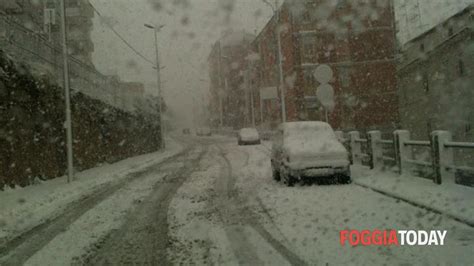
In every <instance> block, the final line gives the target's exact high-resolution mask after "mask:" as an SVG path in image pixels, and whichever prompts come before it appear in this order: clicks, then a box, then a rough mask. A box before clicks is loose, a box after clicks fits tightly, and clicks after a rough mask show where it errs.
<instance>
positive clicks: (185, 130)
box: [183, 128, 191, 135]
mask: <svg viewBox="0 0 474 266" xmlns="http://www.w3.org/2000/svg"><path fill="white" fill-rule="evenodd" d="M183 134H184V135H189V134H191V129H189V128H183Z"/></svg>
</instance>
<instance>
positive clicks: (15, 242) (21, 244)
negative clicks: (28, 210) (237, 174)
mask: <svg viewBox="0 0 474 266" xmlns="http://www.w3.org/2000/svg"><path fill="white" fill-rule="evenodd" d="M191 149H192V147H189V148H187V149H185V150H184V151H182V152H180V153H178V154H176V155H174V156H171V157H169V158H167V159H165V160H163V161H162V162H159V163H156V164H154V165H151V166H148V167H146V168H144V169H141V170H139V171H136V172H133V173H130V174H129V175H128V176H127V177H126V178H123V179H121V180H119V181H116V182H112V184H111V183H107V184H104V185H102V186H100V187H99V188H97V189H96V190H94V191H93V192H91V193H90V194H88V195H85V196H83V197H82V198H81V199H79V200H77V201H74V202H72V203H70V204H69V205H68V206H67V207H65V209H64V210H63V211H62V212H61V213H59V214H58V215H57V216H56V217H53V218H51V219H49V220H47V221H45V222H44V223H42V224H39V225H37V226H35V227H33V228H32V229H30V230H28V231H26V232H25V233H23V234H21V235H19V236H17V237H16V238H14V239H12V240H10V241H8V242H7V243H6V244H5V246H4V247H1V248H0V264H2V265H21V264H23V263H25V262H26V261H27V260H28V259H29V258H30V257H31V256H33V255H34V254H35V253H36V252H37V251H39V250H41V249H42V248H43V247H44V246H45V245H47V244H48V243H49V242H50V241H51V240H52V239H54V238H55V237H56V236H57V235H58V234H60V233H62V232H63V231H65V230H67V228H68V226H69V225H70V224H72V223H73V222H74V221H76V220H77V219H78V218H79V217H81V216H82V215H83V214H84V213H86V212H87V211H88V210H90V209H92V208H94V207H95V206H97V205H98V204H99V203H101V202H102V201H104V200H105V199H107V198H108V197H110V196H111V195H112V194H114V193H115V192H117V191H118V190H119V189H121V188H123V187H125V186H126V185H127V184H129V183H130V182H132V181H134V180H137V179H139V178H143V177H146V176H147V175H148V174H150V173H152V172H153V171H156V170H157V168H159V167H160V166H162V165H164V164H167V163H169V162H173V161H174V160H176V159H177V158H179V157H181V156H185V155H186V154H188V153H189V152H190V150H191Z"/></svg>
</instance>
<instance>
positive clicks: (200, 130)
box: [196, 127, 212, 137]
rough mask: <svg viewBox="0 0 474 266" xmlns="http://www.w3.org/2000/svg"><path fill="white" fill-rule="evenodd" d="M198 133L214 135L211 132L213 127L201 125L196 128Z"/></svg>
mask: <svg viewBox="0 0 474 266" xmlns="http://www.w3.org/2000/svg"><path fill="white" fill-rule="evenodd" d="M196 135H198V136H201V137H202V136H211V135H212V132H211V129H210V128H209V127H200V128H198V129H196Z"/></svg>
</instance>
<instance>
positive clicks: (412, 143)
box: [403, 140, 431, 147]
mask: <svg viewBox="0 0 474 266" xmlns="http://www.w3.org/2000/svg"><path fill="white" fill-rule="evenodd" d="M403 144H404V145H405V146H409V145H410V146H425V147H429V146H430V145H431V144H430V142H429V141H426V140H407V141H405V142H404V143H403Z"/></svg>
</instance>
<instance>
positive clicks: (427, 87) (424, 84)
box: [423, 74, 430, 92]
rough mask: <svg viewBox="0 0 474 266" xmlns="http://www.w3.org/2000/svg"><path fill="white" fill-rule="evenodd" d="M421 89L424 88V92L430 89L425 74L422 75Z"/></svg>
mask: <svg viewBox="0 0 474 266" xmlns="http://www.w3.org/2000/svg"><path fill="white" fill-rule="evenodd" d="M423 89H424V90H425V92H429V91H430V83H429V79H428V75H427V74H424V75H423Z"/></svg>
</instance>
